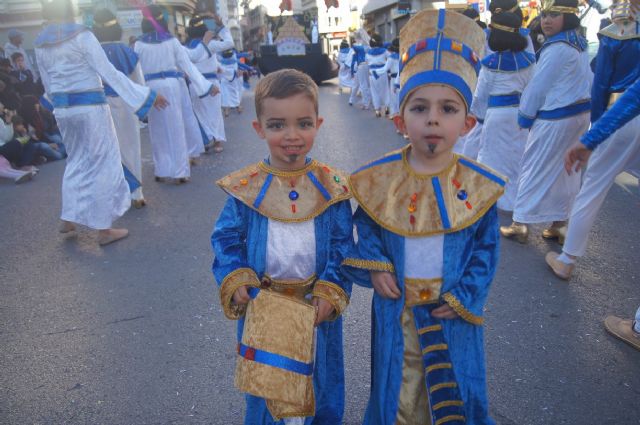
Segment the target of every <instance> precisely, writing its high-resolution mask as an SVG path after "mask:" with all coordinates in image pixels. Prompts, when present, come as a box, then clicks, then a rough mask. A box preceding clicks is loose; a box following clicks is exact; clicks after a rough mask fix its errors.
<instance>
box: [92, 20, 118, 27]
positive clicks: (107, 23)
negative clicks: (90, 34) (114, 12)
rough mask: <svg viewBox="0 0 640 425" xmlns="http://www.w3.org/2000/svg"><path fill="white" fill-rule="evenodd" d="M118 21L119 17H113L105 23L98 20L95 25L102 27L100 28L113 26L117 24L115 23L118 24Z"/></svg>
mask: <svg viewBox="0 0 640 425" xmlns="http://www.w3.org/2000/svg"><path fill="white" fill-rule="evenodd" d="M117 23H118V20H117V19H112V20H110V21H107V22H103V23H100V22H96V23H94V25H95V26H96V27H100V28H108V27H112V26H114V25H115V24H117Z"/></svg>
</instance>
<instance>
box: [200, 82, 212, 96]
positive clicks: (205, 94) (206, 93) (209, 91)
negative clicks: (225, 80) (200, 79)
mask: <svg viewBox="0 0 640 425" xmlns="http://www.w3.org/2000/svg"><path fill="white" fill-rule="evenodd" d="M212 88H213V84H211V85H210V86H209V90H207V91H206V92H205V93H204V94H203V95H201V96H198V98H199V99H204V98H205V97H207V96H209V93H211V89H212Z"/></svg>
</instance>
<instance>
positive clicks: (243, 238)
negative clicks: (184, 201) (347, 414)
mask: <svg viewBox="0 0 640 425" xmlns="http://www.w3.org/2000/svg"><path fill="white" fill-rule="evenodd" d="M351 215H352V212H351V205H350V203H349V201H348V200H344V201H340V202H338V203H335V204H333V205H331V206H329V207H328V208H327V209H326V210H325V211H324V212H323V213H321V214H320V215H318V216H316V217H315V218H314V219H313V220H314V224H315V237H316V275H317V276H318V279H319V280H325V281H329V282H332V283H335V284H337V285H338V286H340V287H341V288H342V289H343V290H344V291H345V292H346V293H347V295H350V294H351V283H349V282H347V280H346V279H345V278H344V275H343V273H342V271H341V269H340V264H341V262H342V260H343V258H344V256H345V254H346V253H347V252H348V251H349V250H350V249H352V246H353V224H352V219H351ZM267 229H268V219H267V217H265V216H263V215H262V214H260V213H258V212H257V211H255V210H253V209H252V208H250V207H249V206H247V205H246V204H244V203H243V202H241V201H240V200H238V199H235V198H233V197H230V198H229V199H228V200H227V203H226V205H225V207H224V209H223V210H222V212H221V213H220V216H219V218H218V221H217V222H216V225H215V229H214V231H213V235H212V237H211V243H212V246H213V250H214V251H215V253H216V258H215V260H214V262H213V274H214V276H215V278H216V281H217V282H218V284H220V283H221V282H222V281H223V280H224V278H225V277H226V276H228V275H229V274H230V273H232V272H233V271H234V270H237V269H239V268H251V269H252V270H253V271H255V272H256V274H257V275H258V278H260V279H261V278H262V276H263V274H264V271H265V267H266V247H267ZM243 326H244V318H241V319H240V320H239V321H238V341H241V339H242V330H243ZM313 383H314V392H315V400H316V414H315V416H314V417H308V418H307V419H306V420H305V424H317V425H332V424H340V423H342V416H343V412H344V364H343V351H342V317H341V316H340V317H338V318H337V319H336V320H334V321H326V322H324V323H322V324H321V325H320V326H318V328H317V340H316V359H315V366H314V372H313ZM246 402H247V403H246V414H245V420H244V423H245V425H271V424H283V423H284V422H283V421H277V422H276V421H275V420H274V419H273V417H272V416H271V414H270V413H269V411H268V410H267V406H266V402H265V400H264V399H262V398H259V397H255V396H252V395H246Z"/></svg>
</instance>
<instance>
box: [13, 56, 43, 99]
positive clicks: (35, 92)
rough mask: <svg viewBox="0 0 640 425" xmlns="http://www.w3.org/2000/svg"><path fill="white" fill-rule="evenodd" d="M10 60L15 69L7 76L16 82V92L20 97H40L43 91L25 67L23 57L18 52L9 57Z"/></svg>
mask: <svg viewBox="0 0 640 425" xmlns="http://www.w3.org/2000/svg"><path fill="white" fill-rule="evenodd" d="M11 60H12V61H13V63H14V64H15V69H14V70H12V71H11V72H10V73H9V75H11V76H12V77H15V78H16V79H17V80H18V83H17V84H16V91H17V92H18V93H19V94H20V95H21V96H23V97H24V96H28V95H31V96H37V97H40V96H42V93H44V90H43V89H42V86H41V85H40V84H39V83H36V82H35V78H34V77H33V72H31V70H30V69H28V68H27V67H26V64H25V61H24V56H23V54H22V53H20V52H15V53H14V54H12V55H11Z"/></svg>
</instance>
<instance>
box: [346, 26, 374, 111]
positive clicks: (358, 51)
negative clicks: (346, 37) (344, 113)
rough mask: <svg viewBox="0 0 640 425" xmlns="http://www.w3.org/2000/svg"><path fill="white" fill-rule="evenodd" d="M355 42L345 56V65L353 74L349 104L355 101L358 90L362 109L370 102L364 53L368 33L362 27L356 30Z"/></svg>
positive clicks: (366, 47) (367, 46)
mask: <svg viewBox="0 0 640 425" xmlns="http://www.w3.org/2000/svg"><path fill="white" fill-rule="evenodd" d="M355 38H356V42H355V43H354V44H353V45H352V46H351V50H350V51H349V56H347V65H349V67H350V68H351V75H352V76H353V86H352V87H351V96H349V106H352V105H353V104H354V103H356V101H357V95H358V91H360V93H361V95H362V99H361V101H362V103H361V105H360V107H361V108H362V109H369V104H370V103H371V90H370V89H369V66H368V65H367V62H366V54H367V50H368V49H369V39H370V38H369V35H368V34H367V32H366V31H365V30H364V29H362V28H361V29H359V30H358V31H356V35H355Z"/></svg>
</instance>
